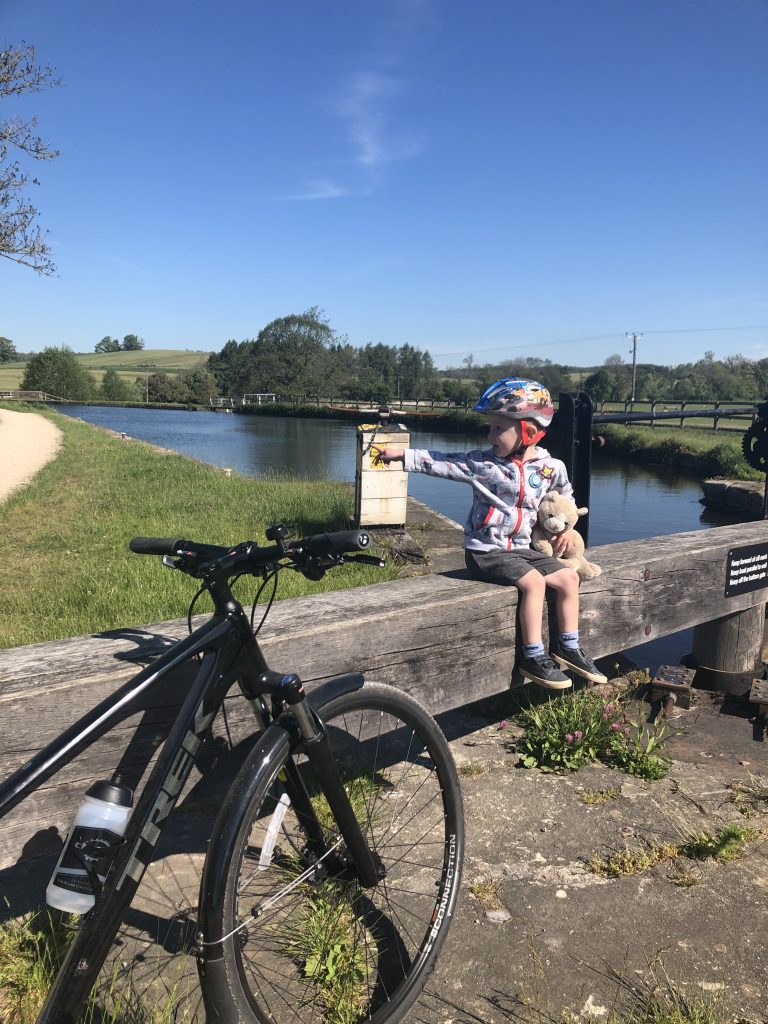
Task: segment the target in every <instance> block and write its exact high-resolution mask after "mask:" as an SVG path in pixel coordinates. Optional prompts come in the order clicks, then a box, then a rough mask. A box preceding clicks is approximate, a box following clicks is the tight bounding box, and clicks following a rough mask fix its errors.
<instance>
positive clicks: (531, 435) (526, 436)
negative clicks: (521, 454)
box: [515, 420, 546, 454]
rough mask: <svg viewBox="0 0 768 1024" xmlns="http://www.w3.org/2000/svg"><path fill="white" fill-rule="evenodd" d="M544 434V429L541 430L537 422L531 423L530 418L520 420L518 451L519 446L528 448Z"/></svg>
mask: <svg viewBox="0 0 768 1024" xmlns="http://www.w3.org/2000/svg"><path fill="white" fill-rule="evenodd" d="M545 434H546V430H542V429H541V427H540V426H539V425H538V423H533V422H531V421H530V420H520V444H519V445H518V451H519V450H520V449H521V448H530V447H531V445H534V444H537V443H538V442H539V441H540V440H541V439H542V437H544V435H545ZM515 454H517V453H515Z"/></svg>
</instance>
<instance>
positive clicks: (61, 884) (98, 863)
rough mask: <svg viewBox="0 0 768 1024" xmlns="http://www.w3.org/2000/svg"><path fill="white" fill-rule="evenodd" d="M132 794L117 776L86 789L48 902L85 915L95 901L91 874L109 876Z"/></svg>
mask: <svg viewBox="0 0 768 1024" xmlns="http://www.w3.org/2000/svg"><path fill="white" fill-rule="evenodd" d="M132 803H133V793H132V792H131V790H130V789H129V788H128V787H127V786H124V785H122V783H121V782H120V777H119V776H118V775H115V776H114V777H113V778H112V779H111V781H109V782H95V783H94V784H93V785H92V786H91V788H90V789H89V790H88V791H87V792H86V794H85V799H84V800H83V802H82V804H81V805H80V807H79V808H78V811H77V814H76V815H75V820H74V821H73V822H72V827H71V828H70V830H69V834H68V836H67V841H66V842H65V844H64V849H63V850H62V851H61V856H60V857H59V861H58V864H57V865H56V868H55V869H54V872H53V876H52V878H51V881H50V882H49V884H48V888H47V889H46V890H45V902H46V903H47V904H48V906H49V907H54V908H55V909H56V910H63V911H64V912H65V913H68V914H85V913H87V911H89V910H90V909H91V907H92V906H93V905H94V903H95V902H96V894H95V893H94V891H93V884H92V882H91V877H89V874H91V873H93V872H95V874H96V875H97V876H98V878H99V881H101V882H103V881H104V879H105V878H106V874H107V870H108V868H109V865H110V863H111V861H112V857H113V856H114V854H115V852H116V850H117V847H118V846H119V845H120V840H121V838H122V835H123V833H124V832H125V826H126V825H127V823H128V818H129V817H130V814H131V805H132Z"/></svg>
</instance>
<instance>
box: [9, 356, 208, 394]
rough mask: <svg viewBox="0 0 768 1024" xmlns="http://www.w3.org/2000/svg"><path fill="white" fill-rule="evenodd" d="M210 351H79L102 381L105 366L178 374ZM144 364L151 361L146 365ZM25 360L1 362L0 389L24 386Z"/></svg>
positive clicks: (130, 374)
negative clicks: (22, 383)
mask: <svg viewBox="0 0 768 1024" xmlns="http://www.w3.org/2000/svg"><path fill="white" fill-rule="evenodd" d="M208 355H209V353H208V352H190V351H188V350H186V349H175V348H154V349H153V348H150V349H142V350H141V351H139V352H98V353H97V352H94V353H92V354H89V355H80V354H78V357H77V358H78V360H79V361H80V362H81V363H82V364H83V366H85V367H86V369H88V370H89V371H90V372H91V373H92V374H93V376H94V377H95V378H96V380H98V381H100V380H101V378H102V377H103V376H104V371H105V370H117V373H118V375H119V376H120V377H125V378H126V379H127V380H130V381H134V380H135V379H136V377H141V376H143V374H145V373H146V372H147V370H149V372H150V373H168V374H178V373H182V372H188V371H189V370H195V369H197V367H198V366H202V365H203V364H204V363H205V362H206V360H207V359H208ZM144 364H149V365H148V366H145V365H144ZM23 376H24V363H22V362H13V363H0V391H9V390H15V389H18V388H20V387H21V379H22V377H23Z"/></svg>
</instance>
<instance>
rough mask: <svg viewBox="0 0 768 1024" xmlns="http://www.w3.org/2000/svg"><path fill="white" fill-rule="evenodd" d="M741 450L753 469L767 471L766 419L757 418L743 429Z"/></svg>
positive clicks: (767, 429) (767, 435)
mask: <svg viewBox="0 0 768 1024" xmlns="http://www.w3.org/2000/svg"><path fill="white" fill-rule="evenodd" d="M741 450H742V452H743V453H744V458H745V459H746V460H747V462H748V464H749V465H750V466H751V467H752V468H753V469H759V470H760V471H761V472H763V473H765V472H768V420H765V419H762V418H758V419H756V420H755V422H754V423H753V424H752V426H751V427H749V428H748V429H747V430H746V431H745V433H744V437H743V438H742V439H741Z"/></svg>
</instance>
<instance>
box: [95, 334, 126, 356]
mask: <svg viewBox="0 0 768 1024" xmlns="http://www.w3.org/2000/svg"><path fill="white" fill-rule="evenodd" d="M93 351H94V352H119V351H120V342H119V341H118V340H117V338H112V337H110V335H109V334H107V335H105V336H104V337H103V338H102V339H101V341H100V342H98V343H97V344H96V347H95V348H94V350H93Z"/></svg>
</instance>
